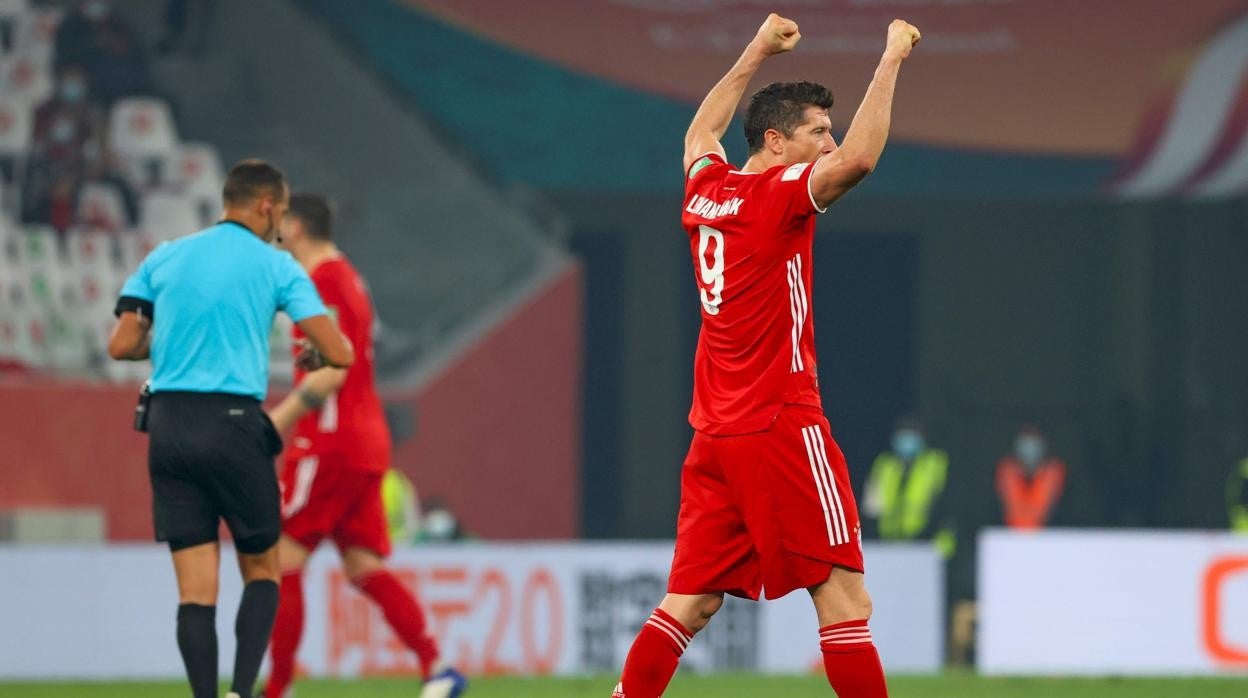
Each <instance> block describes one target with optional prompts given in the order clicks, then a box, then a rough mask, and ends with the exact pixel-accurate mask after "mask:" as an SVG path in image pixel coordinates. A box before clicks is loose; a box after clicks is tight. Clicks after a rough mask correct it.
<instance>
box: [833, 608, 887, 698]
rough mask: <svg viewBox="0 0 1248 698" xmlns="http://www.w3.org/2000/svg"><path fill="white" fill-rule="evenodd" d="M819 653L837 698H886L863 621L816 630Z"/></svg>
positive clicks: (880, 669) (877, 659)
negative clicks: (821, 652)
mask: <svg viewBox="0 0 1248 698" xmlns="http://www.w3.org/2000/svg"><path fill="white" fill-rule="evenodd" d="M819 649H821V650H823V668H824V671H826V672H827V673H828V683H830V684H832V690H834V691H836V695H837V696H838V697H839V698H888V686H887V684H885V682H884V667H883V666H882V665H881V664H880V655H879V653H877V652H876V651H875V644H874V643H872V642H871V630H870V629H868V628H867V621H866V620H851V621H846V622H844V623H837V624H835V625H829V626H827V627H824V628H820V629H819Z"/></svg>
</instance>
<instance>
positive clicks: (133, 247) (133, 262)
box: [117, 230, 159, 274]
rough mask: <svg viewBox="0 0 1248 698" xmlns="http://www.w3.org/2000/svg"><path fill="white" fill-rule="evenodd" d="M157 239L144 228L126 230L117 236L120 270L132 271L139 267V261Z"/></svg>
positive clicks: (149, 250)
mask: <svg viewBox="0 0 1248 698" xmlns="http://www.w3.org/2000/svg"><path fill="white" fill-rule="evenodd" d="M157 244H159V241H158V240H156V238H155V237H153V236H152V235H151V233H148V232H147V231H146V230H127V231H123V232H122V233H121V234H120V235H118V236H117V248H118V251H119V253H120V254H118V261H119V262H120V265H121V271H122V272H123V273H125V274H130V273H132V272H133V271H134V270H135V269H138V268H139V262H142V261H143V258H144V257H146V256H147V255H148V253H149V252H151V251H152V250H153V249H155V248H156V245H157Z"/></svg>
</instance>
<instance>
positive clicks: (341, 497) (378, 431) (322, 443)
mask: <svg viewBox="0 0 1248 698" xmlns="http://www.w3.org/2000/svg"><path fill="white" fill-rule="evenodd" d="M278 240H279V241H280V244H281V245H282V247H283V248H285V249H287V250H289V251H290V253H291V254H292V255H294V257H295V259H296V260H297V261H298V262H299V263H300V264H301V265H302V266H303V267H304V268H305V269H307V270H308V274H309V275H310V276H311V277H312V282H313V283H314V284H316V290H317V291H318V292H319V293H320V295H321V299H322V300H323V301H324V302H325V305H326V306H327V307H329V309H330V314H331V315H335V316H336V320H337V323H338V326H339V328H340V329H341V330H342V332H343V334H345V335H346V336H347V339H349V340H350V341H351V344H352V345H353V346H354V347H355V351H356V355H357V356H358V357H359V358H358V359H357V361H356V363H355V365H353V366H352V367H351V369H350V370H349V371H347V373H346V377H345V380H344V381H343V384H342V387H341V389H340V390H338V391H337V392H336V393H331V394H329V395H328V397H326V398H325V399H324V401H323V404H310V405H308V407H311V408H314V409H313V411H311V412H310V413H309V414H307V415H306V416H304V417H303V418H301V419H300V420H299V421H298V423H297V424H296V427H295V432H294V434H293V435H292V436H291V438H290V445H289V447H288V448H287V450H286V457H285V462H284V463H283V467H282V478H281V482H282V519H283V521H282V537H281V540H280V541H279V542H278V559H279V560H280V563H281V567H282V586H281V599H280V603H279V605H278V610H277V620H276V622H275V623H274V627H273V639H272V646H271V650H270V651H271V659H272V671H271V672H270V674H269V682H268V685H267V686H266V687H265V691H264V695H265V696H266V698H285V695H286V690H287V688H288V687H289V686H290V684H291V681H292V679H293V673H294V664H295V653H296V651H297V650H298V647H299V638H300V635H301V634H302V632H303V577H302V575H303V567H304V565H305V564H306V563H307V560H308V556H309V555H311V553H312V551H313V550H315V549H316V546H317V545H318V544H319V543H320V542H321V541H322V540H323V539H325V538H327V537H328V538H331V539H333V541H334V543H335V545H337V546H338V552H339V554H340V555H341V556H342V564H343V567H344V569H345V572H346V575H347V578H348V579H350V580H351V583H352V584H354V585H355V587H356V588H357V589H359V590H360V591H361V592H363V593H364V594H365V595H367V596H368V597H369V598H370V599H372V600H373V602H375V603H376V604H377V605H378V606H380V607H381V610H382V612H383V613H384V615H385V617H386V620H387V621H388V622H389V624H390V627H391V628H393V630H394V632H395V634H396V635H397V636H398V637H399V639H401V640H402V641H403V642H404V643H405V644H406V645H407V646H408V647H410V648H411V649H412V651H413V652H415V653H416V655H417V657H418V658H419V660H420V666H421V672H422V674H423V676H424V680H425V683H424V688H423V689H422V691H421V694H420V695H421V697H422V698H452V697H453V696H458V695H460V694H461V693H463V691H464V690H465V687H466V684H467V682H466V681H465V679H464V677H463V676H461V675H460V674H459V672H457V671H455V669H453V668H451V667H449V666H447V665H446V664H445V663H443V662H442V661H441V660H440V658H439V650H438V646H437V643H436V641H435V640H434V638H433V637H432V636H431V635H430V634H429V633H428V630H427V628H426V624H425V615H424V612H423V611H422V610H421V608H420V605H419V603H418V602H417V600H416V598H415V596H414V595H413V594H412V592H411V591H410V590H408V589H407V588H406V587H404V586H403V584H402V583H401V582H399V580H398V578H396V577H395V576H394V575H393V574H391V572H390V571H389V570H388V569H387V568H386V567H385V563H384V559H385V557H386V556H387V555H389V554H390V537H389V533H388V531H387V525H386V517H385V511H384V507H383V505H382V499H381V482H382V478H383V476H384V475H385V472H386V470H387V468H389V466H390V431H389V429H388V428H387V426H386V419H385V414H384V413H383V411H382V407H381V400H380V398H379V397H378V396H377V389H376V386H375V384H374V379H373V305H372V300H371V298H370V297H369V293H368V288H367V287H366V286H365V284H364V280H363V279H362V278H361V277H360V274H359V272H357V271H356V270H355V268H354V267H353V266H351V263H350V262H348V261H347V259H346V257H344V256H343V255H342V253H341V252H339V251H338V248H337V247H336V246H335V245H334V242H333V237H332V214H331V212H330V208H329V204H328V202H327V201H326V200H325V199H324V198H323V197H321V196H318V195H315V194H294V195H292V196H291V197H290V210H289V212H288V213H287V214H286V217H285V218H284V219H283V220H282V225H281V233H280V235H279V237H278ZM295 339H296V353H297V354H299V352H300V351H301V346H300V345H301V344H302V342H301V340H302V336H301V335H300V333H299V332H298V330H297V329H296V331H295ZM296 359H297V361H296V364H297V365H296V371H295V380H296V382H299V381H300V380H302V379H303V377H304V370H303V368H304V366H302V362H301V361H300V359H301V357H300V356H297V357H296ZM308 400H309V401H310V402H317V399H316V396H315V395H312V394H309V396H308Z"/></svg>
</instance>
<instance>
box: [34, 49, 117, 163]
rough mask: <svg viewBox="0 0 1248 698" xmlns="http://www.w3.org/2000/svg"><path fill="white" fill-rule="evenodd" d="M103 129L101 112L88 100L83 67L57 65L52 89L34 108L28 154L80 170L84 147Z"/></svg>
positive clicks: (102, 113)
mask: <svg viewBox="0 0 1248 698" xmlns="http://www.w3.org/2000/svg"><path fill="white" fill-rule="evenodd" d="M103 133H104V112H103V110H102V109H100V107H99V105H98V104H96V103H94V102H92V101H91V94H90V89H89V87H88V82H87V73H86V71H85V70H84V69H83V68H82V66H81V65H78V64H76V63H71V64H67V65H65V66H63V67H61V69H60V71H59V75H58V78H57V83H56V92H55V93H54V94H53V95H52V97H50V98H49V99H48V100H47V101H45V102H43V103H42V104H40V105H39V106H38V107H37V108H36V109H35V119H34V128H33V134H32V138H33V142H32V151H33V152H32V153H31V156H32V158H34V159H40V160H43V161H45V162H47V163H48V164H49V165H51V166H53V167H64V168H69V169H71V170H80V169H81V168H82V166H83V162H82V159H83V150H84V147H85V146H86V145H87V144H88V143H90V142H93V141H94V142H97V143H98V142H99V141H100V139H101V137H102V135H103Z"/></svg>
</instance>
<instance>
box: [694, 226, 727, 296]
mask: <svg viewBox="0 0 1248 698" xmlns="http://www.w3.org/2000/svg"><path fill="white" fill-rule="evenodd" d="M712 240H714V241H715V247H714V249H713V250H711V259H710V264H709V265H708V264H707V254H706V253H707V248H708V247H710V246H711V241H712ZM698 265H699V266H700V267H701V268H702V269H701V272H702V289H701V291H702V307H703V308H705V309H706V314H707V315H718V314H719V304H720V303H723V302H724V234H723V233H721V232H719V231H718V230H716V229H714V228H711V227H709V226H705V225H700V226H698Z"/></svg>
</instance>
